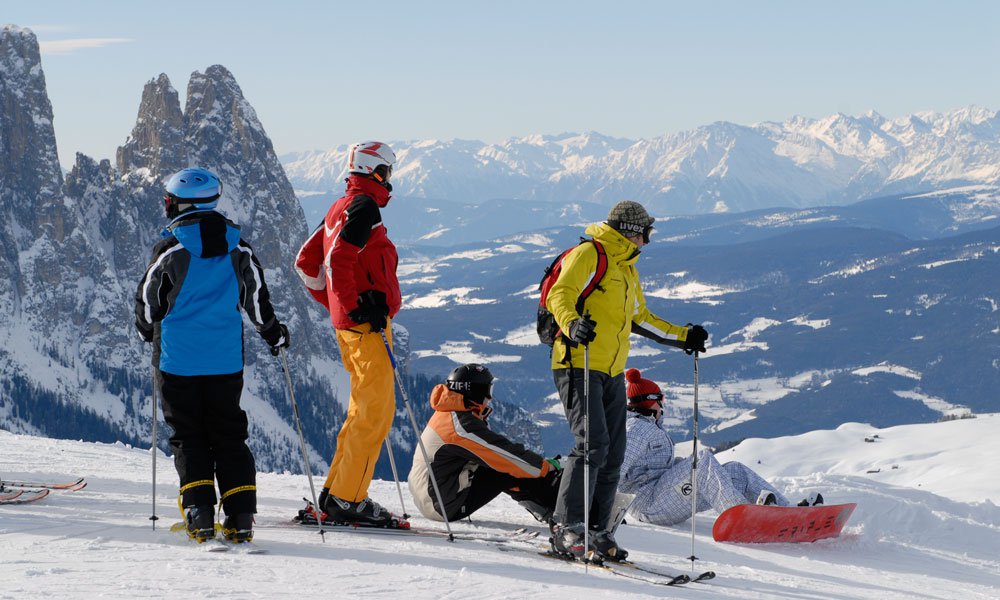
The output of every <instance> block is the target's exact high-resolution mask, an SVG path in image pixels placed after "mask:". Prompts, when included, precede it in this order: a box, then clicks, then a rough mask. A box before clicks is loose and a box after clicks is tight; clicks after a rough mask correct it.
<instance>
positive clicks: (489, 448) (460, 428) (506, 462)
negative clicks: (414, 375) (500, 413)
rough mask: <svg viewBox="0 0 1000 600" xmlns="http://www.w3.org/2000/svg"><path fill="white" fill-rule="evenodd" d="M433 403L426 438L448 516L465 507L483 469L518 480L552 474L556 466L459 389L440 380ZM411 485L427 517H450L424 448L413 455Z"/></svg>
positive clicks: (412, 491) (424, 441)
mask: <svg viewBox="0 0 1000 600" xmlns="http://www.w3.org/2000/svg"><path fill="white" fill-rule="evenodd" d="M430 403H431V407H432V408H433V409H434V414H433V415H432V416H431V418H430V420H429V421H428V422H427V427H425V428H424V432H423V434H422V435H421V436H420V439H421V440H422V441H423V443H424V448H426V450H427V457H428V459H429V460H430V462H431V469H432V470H433V471H434V476H435V477H436V478H437V483H438V487H439V488H440V489H441V497H442V499H443V500H444V503H445V511H444V514H455V512H456V511H457V510H458V509H459V508H461V506H462V504H463V503H464V502H465V499H466V498H467V497H468V495H469V486H470V485H471V482H472V476H473V473H475V472H476V470H477V469H493V470H496V471H500V472H502V473H507V474H508V475H511V476H513V477H518V478H536V477H545V476H546V475H547V474H548V472H549V469H550V468H551V465H549V463H548V462H546V461H545V459H544V458H543V457H542V456H539V455H538V454H535V453H534V452H532V451H531V450H528V449H527V448H525V447H524V446H522V445H521V444H517V443H515V442H512V441H510V440H508V439H507V438H506V437H504V436H502V435H500V434H499V433H496V432H495V431H493V430H491V429H490V427H489V425H487V423H486V421H485V420H484V419H483V418H482V416H481V415H480V414H479V412H478V411H477V410H475V409H470V408H468V407H467V406H466V405H465V399H464V398H463V397H462V395H461V394H459V393H458V392H454V391H452V390H449V389H448V388H447V387H445V386H444V385H440V384H439V385H437V386H435V388H434V390H433V391H432V392H431V399H430ZM409 486H410V493H411V494H413V499H414V502H415V503H416V505H417V508H419V509H420V512H421V513H422V514H423V515H424V516H425V517H427V518H428V519H434V520H436V521H442V520H444V519H443V518H442V516H441V515H442V511H441V510H440V507H439V506H438V503H437V498H435V495H434V488H433V484H432V483H431V480H430V477H429V476H428V472H427V463H426V462H425V461H424V457H423V454H422V453H421V452H420V448H419V447H418V448H417V450H416V452H415V453H414V455H413V467H412V468H411V469H410V476H409Z"/></svg>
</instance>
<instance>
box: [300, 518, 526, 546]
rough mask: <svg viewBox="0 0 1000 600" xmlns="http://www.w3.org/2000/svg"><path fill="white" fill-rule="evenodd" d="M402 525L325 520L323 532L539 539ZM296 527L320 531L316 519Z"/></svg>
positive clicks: (521, 534) (512, 533)
mask: <svg viewBox="0 0 1000 600" xmlns="http://www.w3.org/2000/svg"><path fill="white" fill-rule="evenodd" d="M402 523H405V524H406V525H407V526H406V527H378V526H374V525H363V524H360V523H339V522H335V521H327V520H324V521H323V531H324V532H334V533H354V534H367V535H380V536H390V537H391V536H399V537H407V536H409V537H430V538H437V539H444V540H447V539H451V538H453V539H456V540H468V541H477V542H492V543H505V542H528V541H532V540H534V539H536V538H537V537H538V532H537V531H527V530H525V529H523V528H522V529H518V530H514V531H509V532H504V533H485V532H483V533H479V532H474V531H456V532H452V533H451V534H449V533H448V532H447V531H445V530H444V529H432V528H424V527H412V526H409V522H408V521H403V522H402ZM402 523H401V524H402ZM295 525H296V526H298V527H303V528H308V529H310V530H313V531H318V529H317V527H316V520H315V519H309V520H301V519H296V520H295Z"/></svg>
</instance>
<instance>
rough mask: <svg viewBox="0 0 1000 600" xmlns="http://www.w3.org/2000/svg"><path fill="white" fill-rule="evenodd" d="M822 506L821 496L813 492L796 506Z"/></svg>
mask: <svg viewBox="0 0 1000 600" xmlns="http://www.w3.org/2000/svg"><path fill="white" fill-rule="evenodd" d="M821 504H823V494H820V493H819V492H813V493H811V494H809V497H808V498H804V499H803V500H802V501H801V502H799V503H798V505H797V506H819V505H821Z"/></svg>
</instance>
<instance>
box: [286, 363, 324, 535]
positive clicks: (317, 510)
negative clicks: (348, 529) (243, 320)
mask: <svg viewBox="0 0 1000 600" xmlns="http://www.w3.org/2000/svg"><path fill="white" fill-rule="evenodd" d="M278 353H279V354H280V355H281V367H282V369H283V370H284V371H285V383H286V384H287V386H288V398H289V400H290V401H291V403H292V413H294V414H295V428H296V429H298V431H299V446H300V447H301V448H302V469H303V470H304V471H305V473H306V478H307V479H309V493H310V494H312V501H313V514H315V515H316V527H317V528H318V529H319V537H320V538H321V539H322V540H323V542H324V543H325V542H326V535H325V533H326V532H325V531H323V517H322V513H323V507H321V506H320V505H319V503H318V502H316V487H315V486H314V485H313V476H312V468H311V467H310V466H309V454H308V453H307V452H306V438H305V436H304V435H302V419H301V418H299V405H298V403H297V402H296V401H295V390H294V389H293V388H292V376H291V374H290V373H289V371H288V356H287V355H286V354H285V349H284V348H278Z"/></svg>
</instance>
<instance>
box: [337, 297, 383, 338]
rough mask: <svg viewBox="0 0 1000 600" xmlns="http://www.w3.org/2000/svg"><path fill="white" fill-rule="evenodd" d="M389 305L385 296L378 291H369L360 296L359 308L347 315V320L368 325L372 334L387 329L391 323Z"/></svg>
mask: <svg viewBox="0 0 1000 600" xmlns="http://www.w3.org/2000/svg"><path fill="white" fill-rule="evenodd" d="M388 317H389V305H388V303H387V302H386V300H385V294H384V293H382V292H380V291H378V290H368V291H366V292H362V293H361V295H360V296H358V307H357V308H355V309H354V310H352V311H351V312H349V313H347V318H349V319H350V320H352V321H354V322H355V323H357V324H358V325H360V324H362V323H368V324H369V325H371V330H372V333H378V332H380V331H382V330H383V329H385V326H386V325H387V324H388V323H389V320H388Z"/></svg>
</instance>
